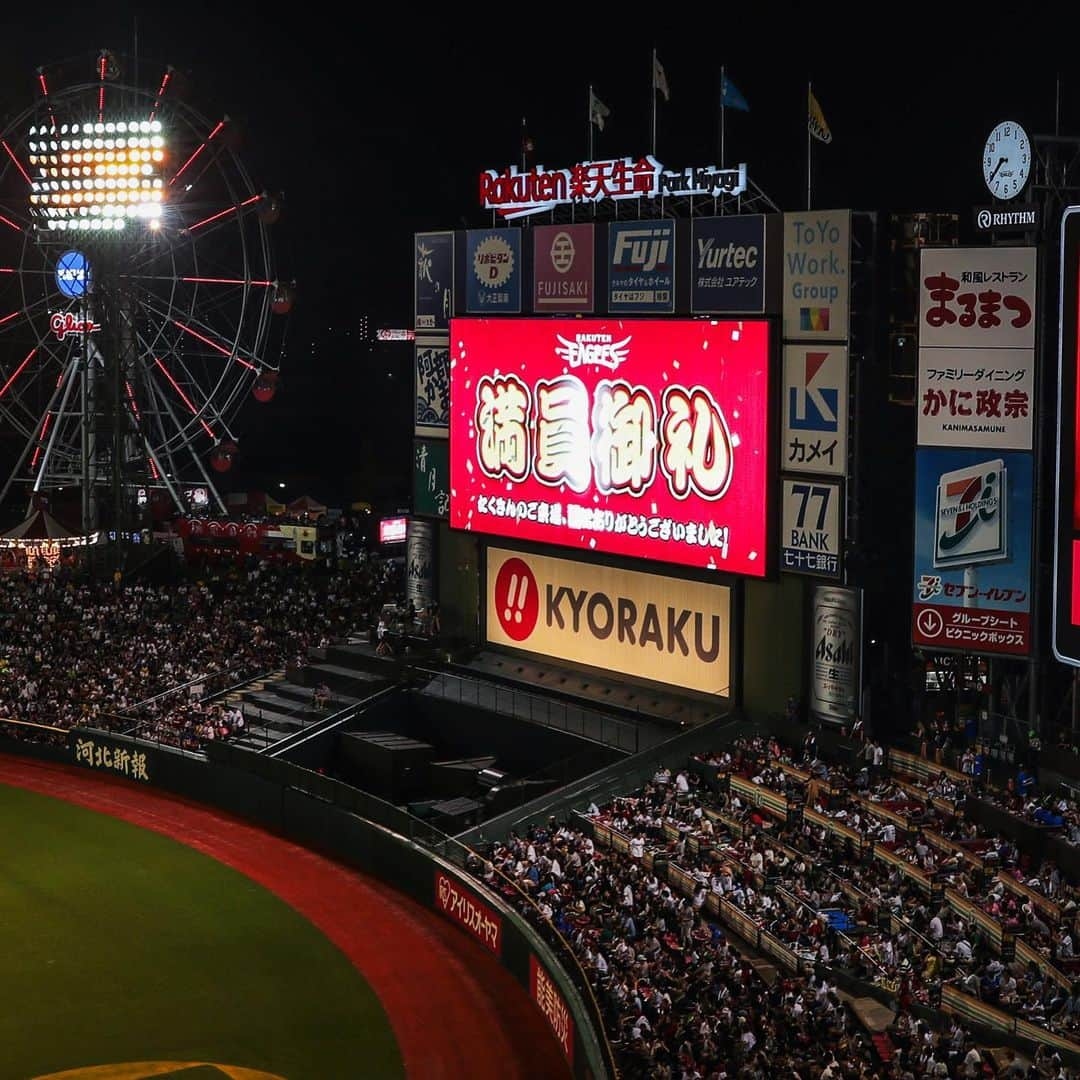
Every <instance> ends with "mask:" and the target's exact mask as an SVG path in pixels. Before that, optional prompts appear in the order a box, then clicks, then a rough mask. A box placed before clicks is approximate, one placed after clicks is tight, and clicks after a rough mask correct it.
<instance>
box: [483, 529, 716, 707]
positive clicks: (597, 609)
mask: <svg viewBox="0 0 1080 1080" xmlns="http://www.w3.org/2000/svg"><path fill="white" fill-rule="evenodd" d="M730 598H731V591H730V589H728V587H727V586H724V585H713V584H707V583H702V582H697V581H683V580H681V579H677V578H669V577H660V576H659V575H656V574H643V573H638V572H636V571H631V570H619V569H615V568H614V567H609V566H594V565H590V564H586V563H580V562H575V561H571V560H569V559H555V558H550V557H548V556H545V555H532V554H527V553H525V552H513V551H505V550H502V549H499V548H489V549H488V553H487V639H488V641H489V642H491V643H492V644H496V645H504V646H509V647H512V648H517V649H525V650H527V651H529V652H534V653H539V654H542V655H544V656H550V657H554V658H557V659H561V660H570V661H573V662H575V663H580V664H587V665H589V666H591V667H602V668H604V669H606V670H608V671H615V672H620V673H622V674H624V675H630V676H635V677H638V678H643V679H648V680H650V681H654V682H663V683H668V684H673V685H676V686H682V687H685V688H687V689H690V690H697V691H700V692H703V693H709V694H721V695H727V694H728V693H729V683H730V631H731V618H730V611H731V599H730Z"/></svg>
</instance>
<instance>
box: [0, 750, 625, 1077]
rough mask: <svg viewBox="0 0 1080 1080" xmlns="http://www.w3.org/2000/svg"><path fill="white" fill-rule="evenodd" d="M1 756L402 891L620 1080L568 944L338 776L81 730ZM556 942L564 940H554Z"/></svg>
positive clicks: (575, 1061)
mask: <svg viewBox="0 0 1080 1080" xmlns="http://www.w3.org/2000/svg"><path fill="white" fill-rule="evenodd" d="M0 750H2V751H3V752H5V753H14V754H19V755H22V756H24V757H37V758H43V759H46V760H49V761H60V762H64V763H66V764H69V765H77V766H80V767H83V768H86V769H89V770H91V771H93V772H96V773H98V774H101V775H105V776H111V777H114V778H121V779H126V780H128V781H129V782H131V783H133V784H147V785H149V786H152V787H154V788H159V789H164V790H166V791H170V792H172V793H174V794H177V795H180V796H184V797H186V798H189V799H192V800H193V801H196V802H200V803H209V804H211V805H213V806H216V807H218V808H220V809H222V810H225V811H228V812H229V813H233V814H236V815H237V816H239V817H243V818H245V819H248V820H254V821H255V822H257V823H258V824H260V825H262V826H263V827H265V828H267V829H269V830H270V831H272V832H274V833H276V834H278V835H281V836H285V837H287V838H289V839H291V840H294V841H296V842H297V843H300V844H302V845H304V846H305V847H309V848H312V849H314V850H317V851H320V852H323V853H325V854H327V855H329V856H331V857H333V858H335V859H338V860H339V861H341V862H344V863H347V864H349V865H350V866H353V867H355V868H356V869H358V870H360V871H362V872H364V873H366V874H370V875H371V876H372V877H375V878H378V879H379V880H381V881H385V882H386V883H387V884H389V885H391V886H393V887H395V888H397V889H399V890H400V891H401V892H403V893H405V894H406V895H407V896H410V897H411V898H412V899H414V900H416V901H417V902H419V903H421V904H423V905H424V907H426V908H428V909H430V910H432V911H435V912H438V913H439V914H440V915H441V916H443V917H444V918H446V919H449V920H450V921H451V922H453V923H454V924H455V925H456V926H457V927H458V928H459V929H460V930H461V931H462V933H465V934H468V935H469V936H471V937H472V938H474V939H475V940H476V941H477V943H478V944H479V945H480V946H481V947H482V948H485V949H487V950H488V951H489V952H490V953H492V955H494V956H495V957H496V958H497V959H498V960H499V962H500V963H501V964H502V965H503V967H505V968H506V969H507V970H508V971H509V972H510V973H511V974H512V975H513V976H514V978H515V979H517V981H518V982H519V983H521V985H522V986H523V988H524V989H525V992H526V993H527V994H528V995H529V996H530V997H531V998H532V999H533V1001H534V1002H535V1003H536V1004H537V1007H538V1008H540V1009H541V1011H542V1012H543V1013H544V1015H545V1016H546V1017H547V1020H548V1022H549V1024H550V1025H551V1028H552V1031H553V1033H554V1034H555V1037H556V1039H557V1040H558V1042H559V1044H560V1045H561V1047H562V1050H563V1054H564V1055H565V1057H566V1059H567V1062H568V1064H569V1066H570V1069H571V1072H572V1074H573V1075H574V1076H575V1077H576V1078H578V1080H599V1078H602V1077H614V1076H615V1075H616V1070H615V1066H614V1059H613V1056H612V1051H611V1047H610V1045H609V1044H608V1042H607V1037H606V1035H605V1033H604V1028H603V1021H602V1018H601V1016H600V1013H599V1009H598V1007H597V1005H596V1002H595V1000H594V999H593V997H592V993H591V991H590V990H589V988H588V986H587V985H581V983H582V981H583V977H582V976H581V971H580V968H579V967H578V965H577V962H576V960H575V959H574V958H573V955H572V954H570V955H562V956H560V953H562V950H566V952H567V953H568V952H569V949H568V946H566V944H565V942H562V941H561V939H559V938H558V937H557V935H556V936H555V937H553V938H552V939H551V940H547V939H546V938H545V937H541V935H540V932H539V930H538V928H535V927H533V926H532V925H531V924H530V923H529V922H528V921H527V920H526V919H525V918H523V917H522V916H521V915H519V914H518V912H517V911H516V910H514V905H515V903H519V902H520V901H521V896H520V895H519V894H516V890H511V889H508V890H507V892H508V893H514V894H515V895H507V896H502V895H499V894H498V893H496V892H495V891H493V890H491V889H489V888H487V887H486V886H484V885H483V883H481V882H479V881H477V880H476V879H475V878H473V877H472V876H471V875H469V874H468V873H467V872H466V871H464V870H463V869H461V868H460V864H461V863H462V861H463V853H464V849H463V848H461V846H460V845H457V844H455V843H454V842H453V841H450V840H449V839H448V838H447V837H446V836H445V834H443V833H440V832H439V831H438V830H435V829H432V828H431V827H429V826H427V825H425V824H424V823H423V822H422V821H419V820H417V819H415V818H413V817H411V816H410V815H408V814H406V813H404V812H403V811H400V810H398V808H397V807H395V806H392V805H391V804H389V803H385V802H382V801H381V800H379V799H375V798H374V797H372V796H370V795H366V794H364V793H363V792H361V791H357V790H356V789H355V788H351V787H349V786H348V785H346V784H342V783H341V782H339V781H337V780H333V779H331V778H330V777H326V776H321V775H319V774H318V773H314V772H311V771H309V770H307V769H302V768H300V767H298V766H296V765H292V764H290V763H289V762H286V761H282V760H279V759H275V758H270V757H266V756H263V755H258V754H254V753H252V752H250V751H245V750H239V749H237V748H235V747H232V746H230V745H228V744H227V743H211V744H209V745H208V747H207V754H206V756H203V755H200V754H186V753H181V752H180V751H176V750H173V749H171V748H168V747H159V746H154V745H151V744H147V743H144V742H139V741H137V740H135V739H131V738H128V737H126V736H122V735H113V734H109V733H105V732H99V731H93V730H83V729H75V730H73V731H71V732H70V733H69V741H68V746H67V747H64V746H56V745H45V744H41V743H32V742H24V741H20V740H15V739H11V738H9V737H7V736H6V735H4V734H0ZM552 933H553V932H552Z"/></svg>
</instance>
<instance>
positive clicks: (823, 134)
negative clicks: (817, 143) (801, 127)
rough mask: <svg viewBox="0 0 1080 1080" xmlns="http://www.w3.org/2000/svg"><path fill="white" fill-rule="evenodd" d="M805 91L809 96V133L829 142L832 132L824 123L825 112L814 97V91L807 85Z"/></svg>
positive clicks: (824, 141)
mask: <svg viewBox="0 0 1080 1080" xmlns="http://www.w3.org/2000/svg"><path fill="white" fill-rule="evenodd" d="M806 93H807V95H808V96H809V101H808V103H807V106H808V121H807V122H808V125H809V127H810V134H811V135H813V136H814V138H815V139H820V140H821V142H823V143H831V142H832V132H831V131H830V130H829V125H828V124H826V123H825V114H824V113H823V112H822V111H821V106H820V105H819V104H818V99H817V98H816V97H814V91H813V90H811V89H810V88H809V87H807V89H806Z"/></svg>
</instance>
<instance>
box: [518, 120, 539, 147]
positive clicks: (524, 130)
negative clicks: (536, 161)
mask: <svg viewBox="0 0 1080 1080" xmlns="http://www.w3.org/2000/svg"><path fill="white" fill-rule="evenodd" d="M535 149H536V143H535V142H534V141H533V137H532V136H531V135H530V134H529V128H528V125H527V124H526V123H525V117H524V116H523V117H522V118H521V154H522V157H526V156H528V155H529V154H531V153H532V152H533V151H534V150H535Z"/></svg>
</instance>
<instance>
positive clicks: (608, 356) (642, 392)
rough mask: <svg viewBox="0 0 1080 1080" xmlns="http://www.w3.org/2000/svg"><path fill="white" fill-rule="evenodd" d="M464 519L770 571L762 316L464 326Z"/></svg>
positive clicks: (454, 414) (456, 395)
mask: <svg viewBox="0 0 1080 1080" xmlns="http://www.w3.org/2000/svg"><path fill="white" fill-rule="evenodd" d="M450 351H451V360H450V385H451V390H450V401H451V409H450V443H451V448H450V525H451V527H452V528H457V529H471V530H474V531H476V532H482V533H490V534H494V535H497V536H506V537H512V538H514V539H518V540H532V541H537V542H540V543H549V544H562V545H565V546H567V547H573V548H580V549H584V550H586V551H599V552H608V553H610V554H614V555H628V556H635V557H639V558H645V559H653V560H660V561H663V562H674V563H681V564H683V565H686V566H696V567H703V568H708V569H713V570H722V571H726V572H730V573H736V574H746V575H750V576H753V577H764V576H765V575H766V573H767V572H768V566H767V564H768V559H767V557H766V556H767V552H768V529H767V523H768V514H767V507H768V503H769V484H768V476H769V449H770V442H771V433H770V425H769V412H770V410H769V366H770V347H769V325H768V323H767V322H766V321H764V320H749V319H748V320H741V321H723V320H695V321H689V320H663V321H660V320H650V319H491V320H487V319H454V320H453V322H452V324H451V330H450Z"/></svg>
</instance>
